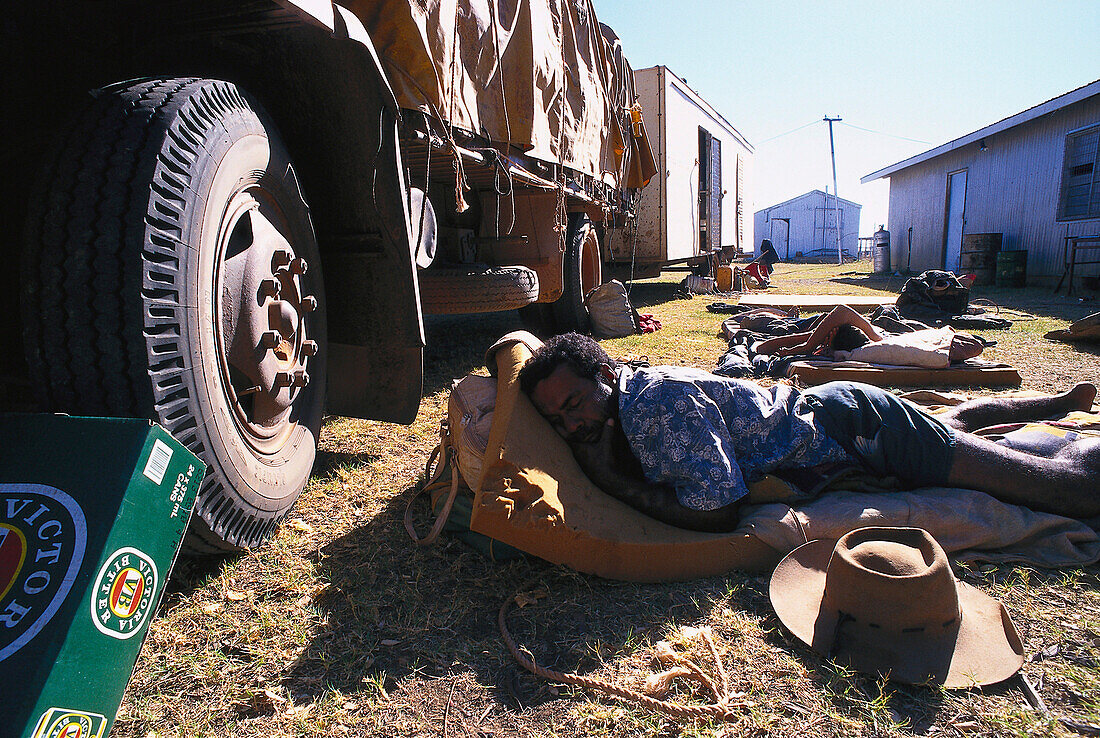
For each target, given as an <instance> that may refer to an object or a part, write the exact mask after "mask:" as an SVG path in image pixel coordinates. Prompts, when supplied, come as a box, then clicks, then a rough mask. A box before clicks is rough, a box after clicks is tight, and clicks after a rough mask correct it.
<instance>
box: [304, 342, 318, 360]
mask: <svg viewBox="0 0 1100 738" xmlns="http://www.w3.org/2000/svg"><path fill="white" fill-rule="evenodd" d="M316 355H317V342H316V341H303V342H302V356H307V357H308V356H316Z"/></svg>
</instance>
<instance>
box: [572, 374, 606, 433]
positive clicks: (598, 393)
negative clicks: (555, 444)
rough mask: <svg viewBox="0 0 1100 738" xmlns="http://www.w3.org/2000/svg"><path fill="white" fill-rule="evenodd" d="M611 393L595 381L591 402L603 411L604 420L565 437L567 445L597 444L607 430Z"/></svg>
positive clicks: (587, 425) (599, 381)
mask: <svg viewBox="0 0 1100 738" xmlns="http://www.w3.org/2000/svg"><path fill="white" fill-rule="evenodd" d="M611 395H612V391H611V388H610V387H609V386H607V384H605V383H604V382H603V381H602V380H596V388H595V389H594V390H592V395H591V398H592V402H593V403H595V404H596V406H597V407H599V408H600V409H602V410H603V415H604V418H603V420H602V421H601V422H599V423H591V424H586V425H585V426H584V427H583V428H580V429H579V430H577V431H576V432H574V433H572V434H570V435H569V436H566V440H567V441H568V442H569V443H584V444H591V443H597V442H598V441H599V440H600V438H601V437H602V436H603V433H604V431H605V430H607V421H608V419H609V418H611V416H612V412H611V411H612V407H611Z"/></svg>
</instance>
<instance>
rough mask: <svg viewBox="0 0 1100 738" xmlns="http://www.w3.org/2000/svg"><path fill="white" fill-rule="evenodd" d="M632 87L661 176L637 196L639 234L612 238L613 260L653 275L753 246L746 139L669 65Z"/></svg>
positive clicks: (642, 75)
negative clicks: (747, 214)
mask: <svg viewBox="0 0 1100 738" xmlns="http://www.w3.org/2000/svg"><path fill="white" fill-rule="evenodd" d="M634 87H635V89H636V91H637V93H638V104H639V106H640V107H641V110H642V117H643V119H644V120H645V124H646V128H647V130H648V132H649V140H650V144H651V145H652V147H653V154H654V159H656V163H657V174H656V176H654V177H653V179H652V181H650V183H649V184H648V185H647V186H646V187H645V189H643V190H642V191H641V193H640V195H639V199H638V209H637V212H638V230H637V234H636V235H634V234H631V233H628V232H627V231H628V230H629V229H624V230H623V231H621V232H619V233H620V234H621V237H614V236H613V237H612V238H610V239H609V241H610V243H609V246H610V248H611V252H612V255H613V256H614V259H615V261H616V262H617V263H626V264H633V265H634V271H635V275H636V276H652V275H655V274H657V273H659V272H660V269H661V267H662V266H668V265H670V264H676V263H684V262H689V261H693V260H696V259H697V258H698V257H700V256H701V255H702V256H705V255H706V254H710V253H715V252H719V251H721V250H723V249H726V250H727V254H728V253H730V252H734V253H736V252H742V251H743V252H747V251H749V250H751V244H752V240H753V237H752V233H751V232H750V233H746V232H745V225H746V224H745V215H744V208H745V205H746V204H747V203H748V202H749V198H748V197H747V194H746V188H747V184H746V183H747V181H748V177H749V175H748V169H749V164H750V161H751V157H752V155H753V148H752V146H751V145H750V144H749V142H748V140H747V139H746V138H745V137H744V136H742V135H741V133H740V132H739V131H738V130H737V129H736V128H734V127H733V125H732V124H731V123H730V122H729V121H728V120H726V118H725V117H723V116H722V115H721V114H720V113H719V112H718V111H717V110H715V109H714V108H713V107H712V106H711V105H710V104H709V103H707V102H706V101H705V100H703V98H701V97H700V96H699V95H698V94H697V93H696V92H695V91H694V90H692V89H691V88H690V87H688V85H687V83H686V82H685V81H684V80H682V79H681V78H680V77H678V76H676V74H675V73H674V72H672V71H671V70H669V69H668V67H664V66H657V67H649V68H647V69H637V70H635V71H634ZM750 227H751V224H750ZM613 233H615V232H613Z"/></svg>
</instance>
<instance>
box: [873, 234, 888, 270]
mask: <svg viewBox="0 0 1100 738" xmlns="http://www.w3.org/2000/svg"><path fill="white" fill-rule="evenodd" d="M872 243H873V244H874V254H873V259H872V263H873V265H874V271H875V274H885V273H886V272H889V271H890V231H888V230H886V226H884V225H880V226H879V227H878V230H877V231H875V235H874V240H873V242H872Z"/></svg>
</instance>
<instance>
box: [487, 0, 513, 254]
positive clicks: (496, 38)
mask: <svg viewBox="0 0 1100 738" xmlns="http://www.w3.org/2000/svg"><path fill="white" fill-rule="evenodd" d="M489 17H490V18H491V19H492V21H493V50H494V51H495V53H496V55H497V79H498V80H499V81H500V106H501V108H502V109H503V110H504V135H505V141H504V150H505V151H508V150H509V149H510V147H511V145H512V121H511V120H510V119H509V117H508V94H507V93H506V92H505V90H504V58H503V57H502V56H501V55H500V34H499V33H498V31H499V28H500V23H499V21H498V20H497V8H496V2H495V0H494V1H492V2H490V3H489ZM489 141H490V143H491V142H492V137H490V138H489ZM501 158H502V157H501V156H500V153H499V152H498V153H497V156H496V157H495V158H494V160H493V161H494V164H497V165H499V166H500V170H499V172H503V173H504V177H505V179H507V180H508V192H507V195H508V203H509V207H510V209H511V211H512V215H511V223H509V224H508V230H507V231H506V233H511V232H512V229H513V228H515V226H516V196H515V193H514V192H513V190H512V172H511V171H510V170H509V169H508V166H507V165H505V164H502V163H501V162H500V159H501ZM499 172H496V173H494V175H493V191H494V192H496V195H497V198H496V201H497V202H496V223H495V226H494V227H495V229H496V231H495V235H496V237H497V238H500V198H501V196H502V195H504V194H505V193H504V192H502V191H501V189H500V180H499V176H500V175H499Z"/></svg>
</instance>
